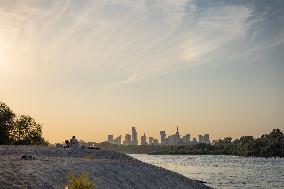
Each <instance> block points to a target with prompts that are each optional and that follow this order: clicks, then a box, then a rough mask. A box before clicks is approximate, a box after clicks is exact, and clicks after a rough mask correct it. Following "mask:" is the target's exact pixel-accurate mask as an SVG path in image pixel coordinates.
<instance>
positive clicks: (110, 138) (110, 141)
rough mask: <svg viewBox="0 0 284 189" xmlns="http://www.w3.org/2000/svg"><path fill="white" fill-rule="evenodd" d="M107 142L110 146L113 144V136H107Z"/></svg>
mask: <svg viewBox="0 0 284 189" xmlns="http://www.w3.org/2000/svg"><path fill="white" fill-rule="evenodd" d="M107 141H108V142H109V143H111V144H112V142H113V135H108V136H107Z"/></svg>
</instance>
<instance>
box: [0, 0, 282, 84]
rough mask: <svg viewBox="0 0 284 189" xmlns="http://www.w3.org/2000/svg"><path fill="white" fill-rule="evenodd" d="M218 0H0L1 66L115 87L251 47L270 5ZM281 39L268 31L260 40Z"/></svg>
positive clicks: (266, 43)
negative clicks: (98, 80) (264, 7)
mask: <svg viewBox="0 0 284 189" xmlns="http://www.w3.org/2000/svg"><path fill="white" fill-rule="evenodd" d="M218 2H219V3H216V4H217V5H216V6H211V5H210V1H208V2H207V1H202V3H201V2H199V1H186V0H184V1H171V0H169V1H152V0H147V1H138V2H135V3H134V2H133V1H119V2H118V1H88V0H84V1H80V2H79V1H44V0H42V1H33V0H30V1H20V0H19V1H13V2H10V1H0V3H1V8H0V27H1V28H0V37H1V38H0V39H1V46H0V48H1V51H0V55H1V61H2V62H4V61H5V63H2V65H1V67H0V68H1V70H2V74H3V73H4V72H5V73H10V74H11V73H15V74H26V75H29V74H36V73H38V72H41V73H42V75H43V76H45V77H61V76H62V73H63V74H64V75H65V76H64V77H68V76H69V75H70V77H72V76H73V75H74V74H75V75H79V76H78V77H80V75H88V76H90V78H89V79H91V80H92V81H93V82H96V76H97V75H105V77H107V78H108V79H106V81H107V82H106V85H109V86H116V87H117V86H121V85H126V84H131V83H136V82H141V81H143V80H146V79H151V78H155V77H162V76H163V75H165V74H169V73H173V72H176V71H178V70H183V69H189V68H190V67H193V66H200V65H204V64H205V63H214V60H215V59H216V55H219V56H221V57H222V56H223V57H224V59H226V57H227V56H228V55H227V54H225V55H224V54H222V52H223V51H224V49H226V48H229V49H232V51H233V50H234V51H235V53H234V54H233V55H232V56H243V55H245V54H246V55H247V53H246V52H247V51H249V50H250V49H251V48H253V44H254V43H255V41H254V40H253V41H252V42H251V44H248V43H246V42H247V40H250V39H252V38H253V36H255V35H256V36H257V35H258V34H257V32H258V31H255V30H254V29H253V28H256V26H257V28H260V29H266V25H265V23H261V21H259V20H261V19H262V18H263V17H265V16H263V15H264V13H265V14H268V13H267V11H268V12H269V10H265V11H266V12H265V11H261V12H258V11H259V10H258V7H257V6H252V5H249V4H244V3H243V4H228V3H226V2H225V1H218ZM282 37H283V36H282ZM280 39H281V36H280ZM282 39H283V38H282ZM277 42H278V43H283V41H279V36H274V38H273V39H272V38H270V37H267V38H266V39H265V40H264V41H263V43H262V44H261V46H260V47H259V46H258V48H261V47H262V46H263V47H265V46H269V44H270V43H277ZM243 43H246V44H247V45H243ZM236 49H237V50H236ZM227 50H228V49H227ZM4 64H5V65H4ZM1 70H0V73H1Z"/></svg>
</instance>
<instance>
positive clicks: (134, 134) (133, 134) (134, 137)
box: [131, 127, 138, 145]
mask: <svg viewBox="0 0 284 189" xmlns="http://www.w3.org/2000/svg"><path fill="white" fill-rule="evenodd" d="M131 142H132V144H133V145H138V139H137V131H136V129H135V127H132V141H131Z"/></svg>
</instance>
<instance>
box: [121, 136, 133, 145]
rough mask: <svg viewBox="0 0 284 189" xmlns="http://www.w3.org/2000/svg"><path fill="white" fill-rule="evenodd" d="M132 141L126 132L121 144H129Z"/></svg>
mask: <svg viewBox="0 0 284 189" xmlns="http://www.w3.org/2000/svg"><path fill="white" fill-rule="evenodd" d="M131 143H132V142H131V135H130V134H126V135H125V140H124V141H123V144H124V145H130V144H131Z"/></svg>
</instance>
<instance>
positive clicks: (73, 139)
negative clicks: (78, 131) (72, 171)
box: [70, 136, 79, 147]
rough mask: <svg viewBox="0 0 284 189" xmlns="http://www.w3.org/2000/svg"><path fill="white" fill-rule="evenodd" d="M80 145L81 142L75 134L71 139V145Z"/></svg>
mask: <svg viewBox="0 0 284 189" xmlns="http://www.w3.org/2000/svg"><path fill="white" fill-rule="evenodd" d="M77 146H79V142H78V140H77V139H76V137H75V136H73V137H72V138H71V139H70V147H77Z"/></svg>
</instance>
